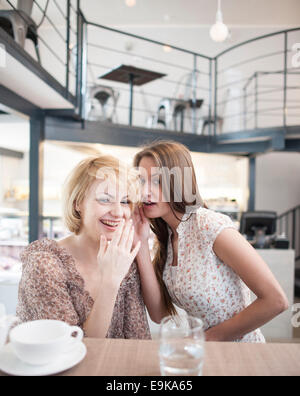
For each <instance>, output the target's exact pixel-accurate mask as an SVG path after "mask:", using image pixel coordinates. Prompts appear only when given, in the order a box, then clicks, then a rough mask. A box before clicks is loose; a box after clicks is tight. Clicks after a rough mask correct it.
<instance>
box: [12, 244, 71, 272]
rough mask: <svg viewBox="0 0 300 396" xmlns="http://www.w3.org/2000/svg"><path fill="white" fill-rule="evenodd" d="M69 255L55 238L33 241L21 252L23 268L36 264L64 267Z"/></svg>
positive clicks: (39, 265)
mask: <svg viewBox="0 0 300 396" xmlns="http://www.w3.org/2000/svg"><path fill="white" fill-rule="evenodd" d="M67 258H68V255H67V254H66V252H65V251H64V249H62V248H61V247H60V246H59V245H58V243H57V242H56V241H55V240H52V239H48V238H44V239H40V240H37V241H34V242H32V243H31V244H30V245H28V246H27V247H26V248H25V249H24V250H23V251H22V253H21V255H20V259H21V261H22V264H23V270H24V269H25V268H26V267H30V264H32V263H33V264H34V267H35V268H37V267H48V266H49V267H52V268H53V267H57V268H59V267H62V266H63V265H64V262H65V261H66V259H67Z"/></svg>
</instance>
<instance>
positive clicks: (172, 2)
mask: <svg viewBox="0 0 300 396" xmlns="http://www.w3.org/2000/svg"><path fill="white" fill-rule="evenodd" d="M37 1H38V3H39V5H40V7H41V8H42V9H43V8H44V7H45V5H46V3H47V0H37ZM10 2H11V3H12V4H14V5H16V3H17V0H10ZM56 3H57V4H58V5H59V6H60V8H61V9H62V10H63V11H64V10H65V4H66V0H56ZM72 3H73V4H74V5H75V4H76V0H72ZM0 8H2V9H3V8H10V6H9V5H8V3H7V1H6V0H0ZM81 8H82V10H83V11H84V14H85V16H86V18H87V19H88V20H90V21H93V22H96V23H100V24H105V25H113V26H132V25H139V26H141V25H144V26H145V25H148V26H149V25H164V26H168V25H173V26H174V25H176V26H178V25H184V26H186V25H197V26H199V25H210V24H212V23H213V22H214V20H215V16H216V9H217V0H136V5H135V6H134V7H127V6H126V5H125V0H109V1H108V0H81ZM222 9H223V15H224V21H225V22H226V23H227V24H228V25H231V26H234V25H235V26H288V27H289V26H298V25H299V15H300V1H299V0H263V1H262V0H223V1H222ZM48 12H49V16H50V18H51V20H52V21H53V22H55V24H56V25H60V24H63V19H62V15H61V14H60V13H59V12H58V9H57V7H56V6H55V2H54V1H53V0H50V4H49V9H48ZM41 16H42V14H41V11H40V10H39V9H38V7H37V6H36V5H35V6H34V13H33V17H34V19H35V20H36V22H39V21H40V20H41ZM44 23H45V25H46V24H47V21H45V22H44Z"/></svg>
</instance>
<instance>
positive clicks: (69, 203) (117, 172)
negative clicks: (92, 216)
mask: <svg viewBox="0 0 300 396" xmlns="http://www.w3.org/2000/svg"><path fill="white" fill-rule="evenodd" d="M111 178H113V181H114V182H117V183H118V182H125V183H126V184H127V192H128V199H129V201H130V208H131V210H133V209H134V206H135V205H136V204H137V203H139V202H140V199H141V191H140V183H139V176H138V173H137V171H136V170H134V169H133V168H132V167H129V166H128V165H126V164H124V163H122V162H120V161H119V160H118V159H117V158H115V157H113V156H111V155H98V156H92V157H88V158H86V159H84V160H83V161H81V162H80V163H79V164H78V165H77V166H76V167H75V168H74V169H73V170H72V172H71V173H70V174H69V176H68V177H67V179H66V182H65V185H64V189H63V220H64V223H65V225H66V227H67V228H68V230H69V231H70V232H72V233H75V234H76V235H78V234H79V232H80V228H81V224H82V219H81V214H80V213H79V211H78V210H77V208H78V206H79V205H80V204H82V202H83V201H84V199H85V197H86V194H87V193H88V191H89V189H90V187H91V186H92V184H93V183H94V182H95V181H96V180H108V179H111Z"/></svg>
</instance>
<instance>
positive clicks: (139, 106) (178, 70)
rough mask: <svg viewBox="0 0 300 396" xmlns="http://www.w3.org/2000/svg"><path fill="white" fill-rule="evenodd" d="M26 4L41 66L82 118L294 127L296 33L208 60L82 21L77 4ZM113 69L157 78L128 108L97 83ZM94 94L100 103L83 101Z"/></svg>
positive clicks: (65, 0)
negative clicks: (34, 26)
mask: <svg viewBox="0 0 300 396" xmlns="http://www.w3.org/2000/svg"><path fill="white" fill-rule="evenodd" d="M6 3H7V5H8V8H10V9H11V10H15V11H18V10H17V5H16V3H17V2H16V1H13V0H6ZM33 3H34V4H33V5H34V7H33V12H32V18H33V19H35V21H36V23H37V24H38V19H39V20H40V22H39V25H40V26H39V28H38V40H39V45H40V50H41V65H42V66H43V67H44V68H45V69H47V70H48V71H49V72H50V73H51V74H52V75H53V76H55V78H56V79H57V80H58V81H60V82H61V83H62V84H63V85H64V87H65V90H66V97H67V96H68V95H69V94H72V95H74V96H75V97H76V106H75V107H76V112H77V113H78V114H79V115H80V116H81V117H82V118H85V119H86V118H90V119H94V120H97V119H98V120H102V121H107V122H112V123H116V124H121V125H128V124H132V125H133V126H136V127H143V128H145V127H150V128H155V129H158V128H164V129H171V130H176V131H177V132H185V133H193V134H199V135H209V136H216V135H219V134H225V133H229V132H240V131H244V130H252V129H256V130H259V129H261V128H269V127H270V128H273V127H282V128H286V127H287V126H299V125H300V111H299V110H300V81H299V76H300V56H299V53H298V52H297V51H299V49H300V44H299V46H298V45H297V43H300V27H299V28H294V29H288V30H283V31H280V32H275V33H270V34H267V35H263V36H260V37H256V38H254V39H251V40H247V41H246V42H243V43H240V44H238V45H235V46H234V47H231V48H229V49H227V50H225V51H223V52H222V53H220V54H218V55H217V56H215V57H210V56H206V55H205V54H202V53H197V52H194V51H189V50H187V49H184V48H179V47H178V46H175V45H170V44H168V43H165V42H160V41H157V40H152V39H149V38H146V37H143V36H142V35H138V34H132V33H129V32H125V31H121V30H118V29H113V28H111V27H107V26H103V25H100V24H97V23H94V22H91V21H88V20H86V18H85V16H84V14H83V12H82V11H81V9H80V1H79V0H62V1H59V2H58V0H47V2H46V6H45V2H43V6H41V1H38V0H33ZM38 16H39V18H38ZM58 18H61V19H60V20H61V22H59V19H58ZM121 64H124V65H130V66H133V67H135V68H141V69H147V70H150V71H153V72H159V73H162V74H164V75H165V76H163V77H161V78H159V79H157V80H155V81H152V82H150V83H148V84H146V85H143V86H136V87H134V95H133V102H132V97H131V88H130V86H129V84H124V83H122V82H117V81H111V80H110V81H108V80H105V79H101V78H100V77H101V76H103V75H105V74H107V73H108V72H109V71H111V70H113V69H115V68H117V67H118V66H119V65H121ZM101 87H103V91H105V92H106V94H107V96H106V99H105V97H103V96H102V97H101V98H102V102H101V100H100V99H101V98H100V99H99V95H100V94H99V95H98V98H97V97H96V95H95V96H89V94H91V92H94V93H95V92H96V91H97V89H98V88H99V89H98V91H97V92H98V93H99V92H100V91H101V89H100V88H101ZM93 89H94V91H93ZM109 90H110V91H109ZM100 96H101V95H100ZM164 99H165V100H167V101H168V103H169V104H171V106H170V108H168V107H167V106H163V104H165V103H166V101H165V102H163V100H164ZM130 103H131V104H132V107H133V117H132V119H131V120H130V119H129V116H128V114H129V107H130ZM176 106H177V108H176ZM175 110H176V111H175Z"/></svg>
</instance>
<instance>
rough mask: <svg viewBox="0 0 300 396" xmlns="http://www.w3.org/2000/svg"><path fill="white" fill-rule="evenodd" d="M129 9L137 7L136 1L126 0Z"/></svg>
mask: <svg viewBox="0 0 300 396" xmlns="http://www.w3.org/2000/svg"><path fill="white" fill-rule="evenodd" d="M125 4H126V5H127V7H134V6H135V5H136V0H125Z"/></svg>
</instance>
